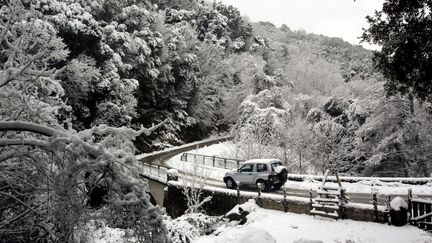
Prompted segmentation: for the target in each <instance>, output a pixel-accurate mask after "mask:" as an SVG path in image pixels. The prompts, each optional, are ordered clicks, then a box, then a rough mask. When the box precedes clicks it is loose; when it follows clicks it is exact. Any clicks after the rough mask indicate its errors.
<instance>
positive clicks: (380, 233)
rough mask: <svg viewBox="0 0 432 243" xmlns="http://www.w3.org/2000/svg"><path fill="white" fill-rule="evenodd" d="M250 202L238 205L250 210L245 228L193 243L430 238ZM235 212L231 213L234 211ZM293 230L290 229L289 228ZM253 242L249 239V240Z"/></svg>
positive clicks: (378, 242)
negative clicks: (269, 208) (315, 216)
mask: <svg viewBox="0 0 432 243" xmlns="http://www.w3.org/2000/svg"><path fill="white" fill-rule="evenodd" d="M253 204H254V202H253V201H248V202H247V203H245V204H242V205H240V207H242V208H245V209H246V208H253V210H251V212H250V213H249V214H248V216H247V219H248V220H247V222H246V224H245V225H237V224H229V223H228V224H224V225H222V226H220V227H219V228H218V229H216V231H215V232H214V233H213V234H211V235H207V236H202V237H201V238H199V239H197V240H196V241H194V242H195V243H249V242H278V243H285V242H287V243H291V242H297V243H312V242H313V243H319V242H321V243H335V242H353V243H354V242H355V243H385V242H392V243H427V242H432V234H430V233H428V232H425V231H422V230H421V229H418V228H416V227H414V226H411V225H405V226H402V227H395V226H390V225H386V224H379V223H372V222H360V221H352V220H337V221H335V220H332V221H329V220H327V219H322V218H314V217H313V216H309V215H304V214H294V213H282V212H280V211H274V210H267V209H262V208H260V207H258V206H256V205H255V206H252V205H253ZM234 210H235V209H234ZM293 226H294V227H293ZM252 238H253V239H252Z"/></svg>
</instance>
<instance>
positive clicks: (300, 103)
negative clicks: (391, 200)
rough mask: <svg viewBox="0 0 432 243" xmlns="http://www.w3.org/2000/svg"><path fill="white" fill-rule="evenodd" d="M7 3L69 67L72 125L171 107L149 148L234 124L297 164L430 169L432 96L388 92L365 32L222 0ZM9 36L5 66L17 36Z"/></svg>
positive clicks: (67, 116) (142, 142) (63, 119)
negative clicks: (349, 36) (272, 18)
mask: <svg viewBox="0 0 432 243" xmlns="http://www.w3.org/2000/svg"><path fill="white" fill-rule="evenodd" d="M1 2H2V4H3V3H5V1H1ZM6 2H9V1H6ZM11 3H12V5H13V6H12V8H2V11H3V12H4V13H5V15H4V16H7V15H6V13H7V12H8V11H16V14H13V16H14V17H13V19H12V21H11V22H10V23H12V25H11V28H10V29H11V30H12V31H10V33H11V34H10V36H9V37H8V38H9V41H10V42H13V41H17V40H18V39H19V38H22V37H20V36H21V34H20V33H23V32H25V31H27V30H28V29H32V32H31V36H27V37H26V38H28V46H27V47H26V48H24V49H23V52H24V54H25V55H27V56H31V54H32V53H34V52H35V50H34V48H39V49H38V51H42V52H44V53H45V52H50V53H51V57H50V58H47V59H43V60H42V61H41V62H42V63H39V64H38V65H40V66H41V67H45V68H47V69H49V68H55V69H56V70H58V71H59V72H58V73H57V74H58V75H57V76H56V78H57V79H58V80H59V84H60V85H61V89H60V90H57V91H55V92H54V93H55V94H56V95H59V97H60V98H61V100H62V102H65V105H64V106H62V108H61V109H59V110H58V113H56V114H55V117H56V119H57V120H58V121H59V122H60V124H63V126H64V127H66V128H68V129H70V127H68V126H72V128H73V129H75V130H77V131H80V130H84V129H89V128H92V127H94V126H96V125H99V124H108V125H110V126H114V127H120V126H128V127H132V128H139V127H140V126H141V125H144V126H149V125H151V124H156V123H159V122H161V121H164V120H165V123H164V124H163V125H162V127H161V129H159V130H157V132H154V133H153V134H151V135H142V136H140V137H139V138H138V139H137V140H136V145H137V147H138V149H139V150H140V152H148V151H152V150H156V149H163V148H164V147H167V146H172V145H177V144H181V143H185V142H190V141H194V140H197V139H201V138H205V137H207V136H209V135H211V134H214V133H223V132H232V133H233V135H235V137H236V143H238V144H239V146H240V147H243V148H245V149H243V151H245V152H244V153H243V154H237V156H241V157H242V158H251V157H257V156H260V157H263V156H274V155H275V154H276V155H277V156H278V157H280V158H281V159H283V160H284V161H285V162H286V163H288V165H289V166H290V167H291V169H292V170H293V171H298V172H320V171H322V170H324V169H325V168H329V167H330V168H335V169H337V170H339V171H340V172H344V173H347V174H363V175H378V174H380V175H382V174H385V175H425V174H428V173H430V171H431V168H430V165H428V164H427V163H426V162H425V161H426V160H427V157H425V156H427V155H426V151H428V149H429V146H430V143H429V142H427V141H430V138H429V137H430V136H431V135H430V133H428V131H429V130H428V129H429V123H430V122H428V121H429V119H430V117H429V116H430V113H428V112H427V105H422V106H420V105H419V104H418V103H416V102H415V101H412V100H407V99H405V98H401V97H398V96H395V97H391V98H389V99H387V98H386V97H385V95H384V91H383V88H382V87H383V86H382V84H381V82H380V81H381V80H382V78H381V77H380V75H379V74H378V73H377V72H375V71H374V69H373V67H372V62H371V57H372V53H371V52H370V51H368V50H365V49H363V48H362V47H360V46H353V45H351V44H349V43H347V42H344V41H343V40H341V39H338V38H329V37H325V36H321V35H314V34H308V33H306V32H304V31H292V30H290V29H289V27H288V26H289V23H287V25H288V26H287V25H283V26H281V27H276V26H274V25H273V24H271V23H267V22H260V23H251V22H249V21H248V20H247V19H245V18H244V17H242V14H241V13H240V12H239V11H238V10H237V9H236V8H234V7H232V6H227V5H224V4H222V3H217V2H204V1H194V0H188V1H184V0H173V1H169V0H161V1H157V0H124V1H118V0H95V1H86V0H25V1H24V0H23V1H12V2H11ZM8 9H9V10H8ZM6 21H7V20H4V22H5V23H6ZM50 38H51V39H50ZM50 40H55V42H53V41H50ZM0 43H1V45H2V50H4V51H3V52H2V54H1V55H2V56H1V57H0V63H1V64H2V65H3V66H2V68H3V67H6V66H7V65H9V64H8V63H7V60H6V59H7V58H6V56H5V55H7V53H8V50H9V51H12V49H11V48H12V47H11V46H10V45H8V44H7V42H0ZM32 43H37V45H36V44H35V45H32ZM43 43H44V44H43ZM32 48H33V49H32ZM50 92H51V91H50ZM56 102H57V101H56ZM3 104H5V103H4V102H3V101H2V105H3ZM47 104H49V105H52V104H50V103H49V102H47ZM49 105H48V106H49ZM51 118H52V117H50V119H51ZM41 122H42V123H52V122H51V121H50V122H47V121H44V120H43V119H42V121H41ZM420 137H421V138H422V139H419V138H420ZM257 146H258V147H257ZM256 147H257V148H256Z"/></svg>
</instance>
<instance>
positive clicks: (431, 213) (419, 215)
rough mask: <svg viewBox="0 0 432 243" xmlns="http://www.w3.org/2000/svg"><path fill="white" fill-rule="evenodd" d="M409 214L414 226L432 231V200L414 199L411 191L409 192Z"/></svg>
mask: <svg viewBox="0 0 432 243" xmlns="http://www.w3.org/2000/svg"><path fill="white" fill-rule="evenodd" d="M408 212H409V213H410V223H411V224H412V225H416V226H417V227H419V228H420V229H425V230H428V231H432V200H430V199H420V198H413V197H412V191H411V190H410V191H409V192H408Z"/></svg>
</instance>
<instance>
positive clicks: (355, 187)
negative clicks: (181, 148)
mask: <svg viewBox="0 0 432 243" xmlns="http://www.w3.org/2000/svg"><path fill="white" fill-rule="evenodd" d="M235 151H236V148H235V144H234V143H232V142H229V141H228V142H223V143H218V144H214V145H210V146H207V147H203V148H198V149H194V150H191V151H188V152H189V153H196V154H201V155H209V156H219V157H228V158H232V156H230V155H232V154H235ZM180 156H181V154H179V155H176V156H174V157H172V158H171V159H170V160H169V161H168V162H167V165H168V166H169V167H171V168H175V169H177V170H179V171H191V170H192V163H188V162H183V161H181V160H180ZM200 166H201V165H200ZM201 167H204V168H206V169H207V170H208V171H209V173H208V178H209V179H211V180H214V181H222V178H223V176H224V175H225V173H226V172H227V171H228V170H226V169H222V168H214V167H206V166H201ZM320 185H321V181H320V180H314V179H308V178H306V179H305V181H301V182H300V181H287V183H285V185H284V186H285V188H287V189H288V190H289V189H297V190H310V189H312V190H315V189H318V187H319V186H320ZM326 185H330V186H334V187H336V186H337V184H336V183H329V182H328V183H326ZM343 186H344V187H345V189H346V192H347V193H365V194H369V193H372V192H374V191H375V192H377V193H378V194H379V195H407V194H408V189H409V188H411V189H412V192H413V195H415V196H425V195H432V183H428V184H426V185H407V184H403V183H400V182H382V181H379V180H363V181H359V182H357V183H343Z"/></svg>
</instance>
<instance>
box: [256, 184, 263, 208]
mask: <svg viewBox="0 0 432 243" xmlns="http://www.w3.org/2000/svg"><path fill="white" fill-rule="evenodd" d="M257 204H258V206H262V204H261V187H260V186H258V200H257Z"/></svg>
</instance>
